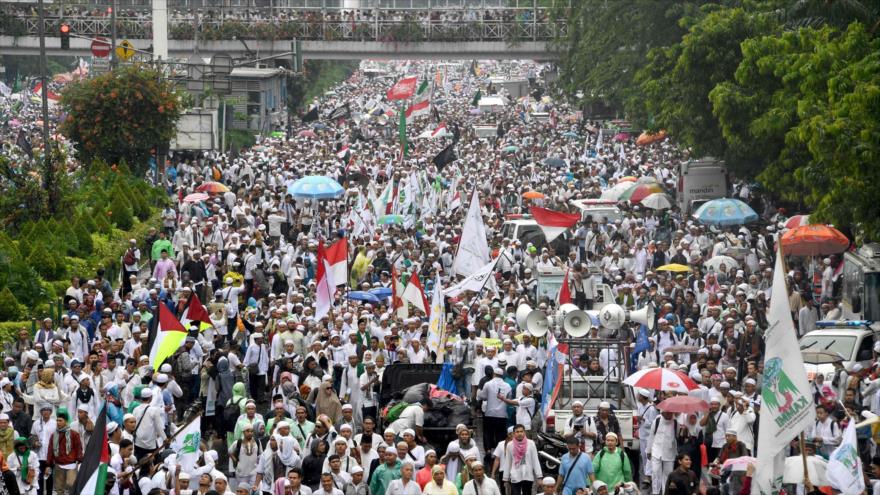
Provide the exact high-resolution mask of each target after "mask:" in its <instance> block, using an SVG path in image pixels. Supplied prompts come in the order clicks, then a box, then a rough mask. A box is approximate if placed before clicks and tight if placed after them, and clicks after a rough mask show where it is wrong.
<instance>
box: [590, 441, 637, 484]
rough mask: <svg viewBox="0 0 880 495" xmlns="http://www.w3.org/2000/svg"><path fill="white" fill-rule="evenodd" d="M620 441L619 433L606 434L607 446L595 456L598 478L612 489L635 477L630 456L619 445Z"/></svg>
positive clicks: (594, 461)
mask: <svg viewBox="0 0 880 495" xmlns="http://www.w3.org/2000/svg"><path fill="white" fill-rule="evenodd" d="M618 442H619V440H618V438H617V434H615V433H608V434H606V435H605V447H603V448H602V450H601V451H599V453H598V454H596V457H593V471H594V472H595V473H596V479H597V480H599V481H603V482H605V484H606V485H608V487H609V488H610V489H611V490H614V489H616V488H617V487H618V486H619V485H622V484H623V483H626V482H628V481H632V479H633V476H632V466H630V464H629V458H628V457H627V456H626V454H625V453H624V452H623V449H621V448H620V447H618V446H617V444H618Z"/></svg>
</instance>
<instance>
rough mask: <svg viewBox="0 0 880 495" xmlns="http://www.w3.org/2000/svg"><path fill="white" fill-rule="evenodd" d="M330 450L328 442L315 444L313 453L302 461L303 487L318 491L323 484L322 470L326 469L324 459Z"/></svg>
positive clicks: (320, 441)
mask: <svg viewBox="0 0 880 495" xmlns="http://www.w3.org/2000/svg"><path fill="white" fill-rule="evenodd" d="M329 449H330V444H329V443H327V441H326V440H319V441H317V442H315V443H314V447H312V450H311V452H309V453H308V455H306V457H305V458H304V459H303V461H302V471H303V480H302V484H303V485H306V486H307V487H309V488H311V489H312V490H316V489H317V488H318V485H320V484H321V470H322V469H323V468H324V459H325V458H326V457H327V451H328V450H329Z"/></svg>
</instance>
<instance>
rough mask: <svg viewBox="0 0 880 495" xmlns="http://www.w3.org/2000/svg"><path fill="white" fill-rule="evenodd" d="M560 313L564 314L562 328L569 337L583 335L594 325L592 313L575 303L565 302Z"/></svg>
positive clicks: (560, 308)
mask: <svg viewBox="0 0 880 495" xmlns="http://www.w3.org/2000/svg"><path fill="white" fill-rule="evenodd" d="M559 313H560V315H561V316H562V328H563V330H565V333H566V334H568V336H569V337H574V338H577V337H583V336H584V335H586V334H587V333H589V331H590V328H592V327H593V322H592V321H591V320H590V315H588V314H587V313H585V312H583V311H581V310H580V309H579V308H578V307H577V306H575V305H574V304H563V305H562V306H560V307H559Z"/></svg>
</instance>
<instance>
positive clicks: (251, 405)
mask: <svg viewBox="0 0 880 495" xmlns="http://www.w3.org/2000/svg"><path fill="white" fill-rule="evenodd" d="M245 425H251V426H253V427H254V436H255V437H257V438H260V437H262V436H263V434H264V433H265V432H266V421H264V420H263V415H262V414H258V413H257V404H256V403H255V402H254V401H253V400H249V401H248V402H247V404H246V405H245V406H244V414H242V415H241V416H239V417H238V421H236V423H235V431H234V432H233V434H232V442H235V441H236V440H241V437H242V435H243V434H244V426H245ZM232 442H229V443H228V444H227V445H232Z"/></svg>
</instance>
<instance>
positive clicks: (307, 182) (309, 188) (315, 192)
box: [287, 175, 345, 199]
mask: <svg viewBox="0 0 880 495" xmlns="http://www.w3.org/2000/svg"><path fill="white" fill-rule="evenodd" d="M287 192H289V193H290V194H292V195H293V197H294V198H296V199H336V198H338V197H339V196H342V193H344V192H345V190H344V189H342V186H340V185H339V183H338V182H336V181H335V180H333V179H331V178H330V177H324V176H323V175H307V176H305V177H303V178H302V179H300V180H298V181H296V182H294V183H293V184H292V185H290V187H288V188H287Z"/></svg>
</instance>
